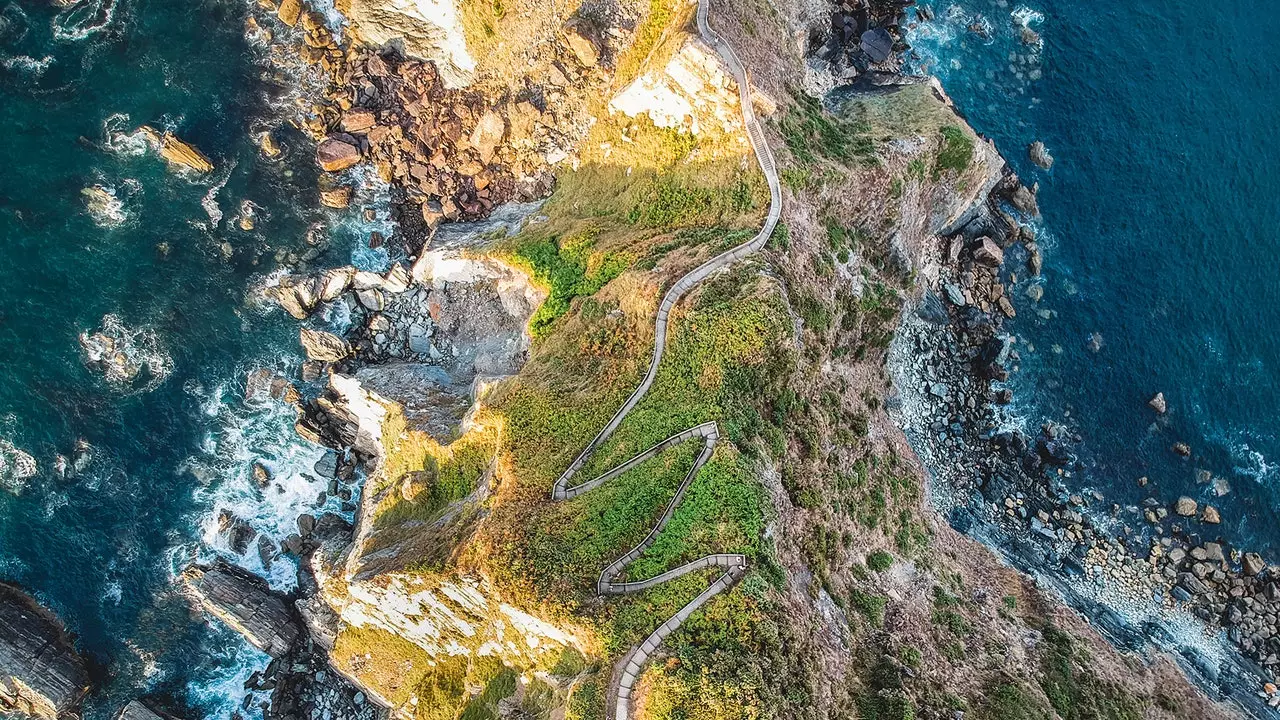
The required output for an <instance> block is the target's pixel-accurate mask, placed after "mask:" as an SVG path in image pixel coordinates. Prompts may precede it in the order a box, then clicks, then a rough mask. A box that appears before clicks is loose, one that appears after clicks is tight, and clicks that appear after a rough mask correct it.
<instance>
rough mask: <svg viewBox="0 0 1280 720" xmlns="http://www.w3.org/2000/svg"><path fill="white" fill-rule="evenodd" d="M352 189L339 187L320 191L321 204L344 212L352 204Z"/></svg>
mask: <svg viewBox="0 0 1280 720" xmlns="http://www.w3.org/2000/svg"><path fill="white" fill-rule="evenodd" d="M351 193H352V190H351V187H350V186H349V185H339V186H337V187H332V188H321V189H320V204H321V205H324V206H325V207H328V208H333V209H334V210H342V209H344V208H346V207H347V206H348V205H350V204H351Z"/></svg>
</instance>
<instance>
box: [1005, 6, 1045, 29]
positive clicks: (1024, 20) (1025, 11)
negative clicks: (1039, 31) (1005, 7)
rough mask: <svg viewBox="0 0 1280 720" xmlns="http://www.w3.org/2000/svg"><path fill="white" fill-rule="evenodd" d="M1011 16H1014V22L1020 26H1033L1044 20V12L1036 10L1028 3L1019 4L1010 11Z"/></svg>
mask: <svg viewBox="0 0 1280 720" xmlns="http://www.w3.org/2000/svg"><path fill="white" fill-rule="evenodd" d="M1009 17H1011V18H1013V23H1014V24H1015V25H1017V26H1018V27H1031V26H1032V25H1039V24H1041V23H1043V22H1044V13H1042V12H1040V11H1039V10H1034V9H1032V8H1029V7H1027V6H1026V5H1019V6H1018V7H1016V8H1014V9H1013V12H1011V13H1009Z"/></svg>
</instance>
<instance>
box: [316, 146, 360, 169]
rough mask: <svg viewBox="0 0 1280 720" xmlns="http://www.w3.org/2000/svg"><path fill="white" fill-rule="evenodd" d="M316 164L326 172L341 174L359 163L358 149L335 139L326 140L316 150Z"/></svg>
mask: <svg viewBox="0 0 1280 720" xmlns="http://www.w3.org/2000/svg"><path fill="white" fill-rule="evenodd" d="M316 162H317V163H319V165H320V167H321V168H322V169H324V170H326V171H327V172H341V171H343V170H346V169H347V168H349V167H352V166H353V165H356V164H357V163H359V162H360V148H358V147H356V146H355V145H352V144H351V143H348V142H345V141H343V140H338V139H337V138H328V139H326V140H325V141H324V142H321V143H320V145H319V146H318V147H317V148H316Z"/></svg>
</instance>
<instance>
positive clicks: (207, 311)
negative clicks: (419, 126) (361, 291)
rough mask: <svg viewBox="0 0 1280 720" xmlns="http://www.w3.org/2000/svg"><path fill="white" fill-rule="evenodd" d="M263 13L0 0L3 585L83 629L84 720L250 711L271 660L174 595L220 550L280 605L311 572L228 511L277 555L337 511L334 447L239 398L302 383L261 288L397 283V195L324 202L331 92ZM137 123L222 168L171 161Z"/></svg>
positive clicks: (114, 2)
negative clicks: (283, 47)
mask: <svg viewBox="0 0 1280 720" xmlns="http://www.w3.org/2000/svg"><path fill="white" fill-rule="evenodd" d="M251 12H261V11H260V10H258V9H256V3H251V2H247V1H246V0H191V1H189V2H181V3H178V2H169V1H165V0H67V1H65V2H56V3H55V2H18V1H10V0H0V166H2V167H0V289H2V291H0V369H2V370H3V373H2V374H0V580H4V581H9V582H15V583H18V584H20V585H21V586H23V587H24V588H26V589H28V590H29V591H30V592H32V593H33V594H34V595H35V596H36V597H37V598H38V599H40V600H41V601H42V602H44V603H45V604H47V605H48V606H49V607H51V608H52V609H54V610H55V611H56V612H57V613H58V614H59V615H61V616H62V618H63V619H64V620H65V621H66V623H67V625H68V626H69V628H70V629H71V630H72V632H74V633H75V635H76V636H77V638H78V644H79V646H80V647H81V648H82V650H83V651H84V652H85V653H86V654H87V655H88V656H89V658H90V659H91V661H92V664H93V674H94V676H95V680H96V689H95V690H94V691H93V692H92V694H91V695H90V697H89V699H88V702H87V705H86V710H85V713H84V717H85V718H86V720H100V719H103V718H108V717H110V716H111V715H112V714H113V713H114V712H116V711H117V710H118V709H119V708H120V707H121V706H122V705H123V704H124V703H126V702H127V701H128V700H130V699H132V698H135V697H139V696H144V695H145V696H153V697H158V698H161V699H162V700H163V701H165V702H169V703H171V704H172V705H173V706H175V707H185V708H189V709H190V710H193V711H194V712H195V713H197V714H199V715H201V716H203V717H208V718H229V717H233V716H235V717H242V718H246V719H248V718H254V717H260V716H261V711H260V709H259V705H260V703H261V702H262V701H263V699H264V698H262V697H258V696H255V695H254V694H253V693H248V692H246V691H245V690H244V682H245V680H246V679H247V678H248V677H249V676H250V675H251V674H252V673H253V672H254V671H256V670H261V669H263V668H265V666H266V664H267V661H268V658H267V657H266V655H264V654H262V653H260V652H258V651H257V650H255V649H253V648H252V647H250V646H249V645H247V644H246V643H245V642H244V641H243V640H242V639H241V638H240V637H239V636H238V635H237V634H235V633H234V632H232V631H230V630H228V629H226V628H224V627H221V626H220V625H218V624H216V623H208V622H206V621H205V620H204V618H203V617H202V616H201V615H199V614H197V613H195V612H193V611H192V610H191V607H190V604H189V603H188V602H187V601H186V599H185V598H183V597H182V596H181V595H180V594H179V593H178V592H177V591H176V590H175V578H176V577H177V576H178V575H179V574H180V573H181V571H182V570H183V569H184V568H185V567H186V566H187V565H188V563H190V562H193V561H198V560H200V561H207V560H210V559H211V558H213V557H214V556H215V555H216V554H221V555H222V556H223V557H226V558H228V559H231V560H233V561H235V562H238V563H240V564H242V565H244V566H245V567H247V568H249V569H252V570H255V571H257V572H261V573H262V574H264V575H265V576H267V577H268V578H269V579H270V582H271V583H272V585H273V586H275V587H276V588H277V589H279V590H281V591H288V590H290V589H291V588H292V587H293V586H294V584H295V577H296V566H295V565H294V564H293V563H292V562H291V561H289V560H288V559H286V558H277V559H275V560H274V561H273V562H272V563H271V567H270V568H267V567H265V566H264V564H263V560H262V559H261V557H260V555H259V553H258V551H257V541H255V542H253V543H251V544H250V548H249V549H248V551H247V552H245V553H243V554H240V553H237V552H236V551H235V549H234V548H233V547H232V546H231V544H230V542H229V541H228V538H227V536H226V533H225V532H222V531H221V530H220V525H219V517H220V516H224V517H225V516H226V514H228V513H229V514H230V516H234V517H237V518H239V519H240V520H242V521H243V522H245V523H248V524H249V525H251V526H252V527H253V528H254V530H255V531H257V532H258V533H259V534H260V536H265V537H267V538H269V539H270V540H271V542H273V543H274V544H276V545H277V546H278V545H279V542H280V541H281V540H282V539H283V538H284V537H285V536H286V535H288V534H289V533H290V532H294V531H296V521H297V516H298V514H299V513H300V512H304V511H307V512H322V511H325V510H333V511H339V512H340V511H341V507H340V504H339V500H338V499H337V498H333V497H324V496H323V495H322V494H323V493H324V491H325V490H326V487H327V484H326V481H324V480H322V479H319V478H317V477H316V475H315V473H313V472H312V466H313V465H314V463H315V462H316V461H317V460H319V459H320V457H321V455H322V452H323V451H322V450H321V449H320V448H317V447H315V446H311V445H308V444H307V443H305V442H303V441H302V440H300V439H299V438H297V437H296V435H295V433H294V432H293V422H294V416H293V411H292V409H291V408H289V407H286V406H285V405H283V404H281V403H277V402H273V401H271V400H269V399H266V400H263V399H254V398H249V399H246V391H247V389H248V388H247V381H246V378H247V377H248V375H249V373H250V372H252V371H254V370H257V369H263V368H265V369H267V370H270V371H272V372H274V373H278V374H279V375H281V376H284V377H286V378H289V379H294V380H296V379H297V377H298V375H299V366H300V363H301V360H302V357H301V352H300V349H299V346H298V336H297V333H298V323H297V322H296V321H294V320H293V319H291V318H289V317H288V316H286V315H285V314H284V313H283V312H281V311H280V310H278V309H273V308H271V307H269V306H268V305H267V304H265V303H263V302H262V301H261V299H260V290H261V288H262V287H264V286H267V285H269V284H271V283H273V282H275V281H276V280H277V279H278V278H279V277H280V276H281V275H282V274H283V273H284V272H286V271H287V270H288V269H289V268H301V269H305V268H307V267H310V266H316V267H327V266H336V265H340V264H345V263H349V262H353V261H354V262H356V263H358V264H359V265H360V266H362V267H364V268H366V269H371V270H378V269H383V268H385V266H386V264H387V262H388V257H387V255H386V252H385V250H378V251H374V250H370V249H369V248H368V246H367V239H368V237H369V232H370V231H371V230H375V229H376V230H380V231H382V232H384V233H388V234H389V232H390V227H391V226H390V224H389V219H388V205H389V201H388V197H387V194H386V188H385V187H382V188H379V187H378V186H377V183H376V180H374V179H371V178H368V177H356V178H354V180H355V181H357V182H358V183H359V187H360V190H359V192H358V194H357V199H356V202H353V204H352V207H351V209H349V210H344V211H334V210H327V209H324V208H322V207H320V205H319V199H318V191H317V188H316V172H317V171H316V168H315V163H314V161H313V160H312V157H311V154H312V153H313V151H314V150H313V148H314V144H313V143H312V142H311V141H309V140H308V139H306V138H305V137H304V136H303V135H302V134H301V133H300V132H299V131H298V130H296V129H295V128H294V125H293V120H295V119H296V114H297V107H298V102H297V100H298V97H297V93H298V90H297V88H299V87H302V86H305V85H306V81H308V80H309V81H310V82H313V83H314V82H315V80H316V79H315V78H307V77H304V73H302V72H301V71H300V70H298V69H297V68H289V67H285V66H283V65H282V64H281V63H279V62H274V61H273V60H272V57H273V54H272V52H271V50H270V48H269V45H268V43H267V42H266V38H265V37H264V32H263V30H264V29H265V30H266V31H268V32H271V33H274V34H275V36H276V39H277V40H281V39H285V40H287V39H288V38H287V37H286V36H287V33H288V31H287V29H285V28H283V27H281V26H279V24H278V23H274V24H273V23H272V22H269V21H266V20H264V21H263V23H262V25H261V26H259V27H258V28H256V29H255V28H254V27H253V26H250V27H248V28H246V21H247V20H248V19H249V16H250V14H251ZM142 125H149V126H151V127H153V128H155V129H156V130H157V131H159V132H166V131H168V132H173V133H175V134H176V135H177V136H178V137H179V138H181V139H183V140H185V141H187V142H189V143H191V144H192V145H193V146H195V147H197V148H199V149H200V150H201V151H202V152H203V153H204V154H205V155H207V156H208V157H209V159H210V160H211V161H212V163H213V165H214V166H215V169H214V171H213V172H211V173H208V174H198V173H194V172H191V171H180V170H175V168H173V167H170V166H169V165H167V164H166V163H165V162H164V161H163V160H162V159H161V158H160V157H159V156H158V155H157V153H156V152H155V149H154V148H152V147H150V146H149V144H148V142H147V140H146V138H145V136H144V135H143V134H142V133H139V132H138V131H137V129H138V128H139V127H140V126H142ZM266 131H270V132H271V133H272V134H273V137H274V138H275V140H276V141H277V143H278V144H279V146H280V147H281V148H282V150H283V152H282V153H281V154H280V156H279V157H277V158H274V159H269V158H267V157H265V156H264V154H263V152H262V151H261V150H260V148H259V142H258V139H259V137H260V135H261V134H262V133H263V132H266ZM366 209H369V210H371V211H372V212H371V213H370V214H369V215H368V216H366V213H365V210H366ZM246 216H251V222H248V223H242V219H243V218H245V217H246ZM246 228H248V229H246ZM333 322H334V323H337V324H340V323H341V319H340V318H334V319H333ZM95 334H100V335H97V336H95ZM104 337H105V338H108V339H109V343H110V348H109V349H108V350H106V351H104V350H103V342H104V341H103V338H104ZM82 338H85V339H87V340H88V341H89V342H88V344H87V346H86V344H85V343H83V342H82ZM104 357H105V358H107V359H110V360H113V361H117V360H118V361H119V362H113V363H112V365H113V366H114V367H127V368H128V369H127V370H124V371H112V372H108V371H106V368H105V366H104V365H103V364H102V363H101V360H102V359H103V358H104ZM302 390H303V392H304V394H305V393H308V392H315V391H316V389H315V388H307V387H303V388H302ZM255 461H256V462H261V463H262V464H263V465H264V466H265V467H266V468H267V469H268V470H269V471H270V473H271V475H272V476H273V480H272V483H271V485H270V486H269V487H267V488H266V489H262V490H260V489H259V488H258V487H257V485H256V484H255V483H254V481H253V475H252V464H253V463H254V462H255ZM33 462H34V466H35V468H34V469H35V472H34V474H32V473H31V465H32V463H33ZM237 713H238V715H237Z"/></svg>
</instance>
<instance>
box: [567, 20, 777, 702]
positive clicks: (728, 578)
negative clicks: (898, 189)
mask: <svg viewBox="0 0 1280 720" xmlns="http://www.w3.org/2000/svg"><path fill="white" fill-rule="evenodd" d="M709 2H710V0H698V33H699V34H700V35H701V36H702V40H703V41H704V42H705V43H707V45H709V46H710V47H711V48H712V49H714V50H715V51H716V52H717V53H718V54H719V55H720V57H721V58H722V59H723V60H724V61H725V64H727V65H728V66H729V69H730V71H731V72H732V73H733V76H734V79H735V80H736V81H737V83H738V93H739V98H740V103H741V105H742V120H743V125H744V127H745V128H746V130H747V136H748V137H749V138H750V140H751V147H752V149H754V150H755V155H756V161H757V162H758V163H759V164H760V170H761V172H763V173H764V176H765V180H766V181H768V183H769V215H768V217H767V218H765V221H764V226H763V227H762V228H760V232H759V233H757V234H756V236H755V237H753V238H752V239H751V240H749V241H747V242H745V243H743V244H741V245H739V246H737V247H735V248H732V249H731V250H728V251H726V252H724V253H722V254H720V255H717V256H715V257H714V258H711V259H710V260H708V261H707V262H705V263H703V264H702V265H700V266H698V267H697V268H695V269H694V270H692V271H691V272H689V273H688V274H687V275H685V276H684V277H682V278H680V279H679V280H677V281H676V283H675V284H674V285H672V286H671V289H669V290H668V291H667V293H666V295H664V296H663V298H662V303H661V304H660V305H659V306H658V317H657V320H656V322H655V326H654V348H653V360H652V361H651V362H650V363H649V370H648V372H646V373H645V376H644V379H643V380H642V381H641V382H640V385H639V387H637V388H636V389H635V391H634V392H632V393H631V396H630V397H628V398H627V401H626V402H625V403H623V405H622V407H621V408H619V410H618V412H617V413H615V414H614V416H613V418H612V419H610V420H609V422H608V424H606V425H605V426H604V429H602V430H601V431H600V432H599V434H597V435H596V436H595V437H594V438H593V439H592V440H591V442H590V443H588V444H587V447H586V448H584V449H583V451H582V452H581V453H580V454H579V455H578V457H577V458H575V459H574V461H573V462H572V463H571V464H570V465H569V467H568V469H566V470H565V471H564V473H563V474H561V475H560V477H559V478H557V479H556V482H555V486H554V488H553V490H552V493H551V497H552V499H553V500H568V499H570V498H574V497H577V496H579V495H582V494H583V493H587V492H590V491H591V490H593V489H595V488H597V487H599V486H600V485H603V484H604V483H606V482H608V481H609V480H612V479H613V478H615V477H617V476H619V475H621V474H623V473H625V472H627V471H628V470H631V469H632V468H634V467H635V466H637V465H639V464H640V463H642V462H644V461H646V460H648V459H650V458H652V457H654V456H656V455H658V454H659V453H661V452H662V451H664V450H666V449H668V448H671V447H674V446H676V445H680V444H682V443H685V442H687V441H690V440H694V441H700V442H701V443H702V451H701V452H700V453H699V454H698V459H697V460H696V461H695V462H694V464H693V467H692V468H691V469H690V470H689V472H688V473H687V474H686V475H685V476H684V479H683V480H682V481H681V482H680V487H679V488H677V489H676V493H675V495H674V496H672V498H671V501H670V502H669V503H667V506H666V509H665V510H664V511H663V513H662V517H661V518H659V519H658V522H657V523H656V524H655V525H654V526H653V528H652V529H651V530H649V534H648V535H646V536H645V538H644V539H643V540H641V541H640V543H639V544H638V545H636V546H635V547H634V548H632V549H631V550H629V551H628V552H627V553H626V554H624V555H623V556H622V557H620V558H618V559H617V560H614V561H613V562H612V563H610V564H609V566H608V567H606V568H605V569H604V570H603V571H602V572H601V573H600V577H599V579H598V580H597V581H596V592H597V593H599V594H600V595H626V594H630V593H637V592H641V591H643V590H647V589H649V588H652V587H655V586H657V585H661V584H662V583H665V582H667V581H669V580H674V579H675V578H678V577H680V576H682V575H686V574H688V573H691V572H697V571H699V570H704V569H706V568H710V567H720V568H724V569H725V570H724V574H723V575H721V576H720V577H719V578H718V579H717V580H716V581H715V582H713V583H711V585H709V586H708V587H707V588H706V589H705V590H703V591H702V592H701V593H700V594H699V595H698V597H696V598H694V599H693V600H692V601H691V602H690V603H689V604H688V605H685V606H684V607H683V608H681V609H680V611H679V612H677V613H676V614H675V615H673V616H672V617H670V618H668V619H667V621H666V622H664V623H662V625H660V626H659V627H658V629H657V630H654V631H653V633H652V634H650V635H649V637H647V638H645V640H644V642H643V643H641V644H640V645H639V646H638V647H636V648H634V649H633V650H632V651H631V652H630V653H628V654H627V656H625V657H624V658H623V659H622V661H621V663H620V667H619V668H618V669H617V671H616V672H615V673H614V678H615V680H614V686H613V687H611V688H610V693H609V696H610V697H611V698H613V699H614V705H613V707H612V708H610V710H611V712H609V716H610V718H611V720H628V719H629V717H630V714H631V695H632V692H633V691H634V689H635V684H636V681H637V680H638V679H639V677H640V672H641V670H642V669H643V668H644V666H645V664H646V663H647V662H648V661H649V658H650V657H651V656H652V655H653V653H654V652H655V651H656V650H657V648H658V645H659V644H660V643H661V642H662V641H663V640H664V639H666V637H667V636H668V635H670V634H671V633H673V632H675V630H676V629H677V628H679V627H680V625H681V624H682V623H683V622H684V621H685V620H687V619H688V618H689V616H690V615H692V614H693V613H694V612H695V611H696V610H697V609H698V608H699V607H701V606H702V605H703V604H704V603H706V602H707V601H708V600H710V599H711V598H713V597H715V596H716V595H719V594H720V593H722V592H724V591H725V590H727V589H728V588H730V587H732V586H733V585H734V583H736V582H737V581H738V580H739V579H740V578H741V577H742V576H743V575H744V574H745V573H746V570H747V559H746V557H745V556H743V555H735V554H715V555H707V556H706V557H702V558H699V559H697V560H694V561H693V562H690V563H686V564H684V565H681V566H680V567H678V568H675V569H672V570H668V571H666V572H664V573H662V574H660V575H657V576H655V577H652V578H649V579H647V580H639V581H635V582H614V580H615V579H616V578H617V577H618V576H619V575H621V574H622V573H623V571H624V570H626V568H627V566H628V565H630V564H631V563H632V562H634V561H635V560H636V559H637V558H639V557H640V555H642V554H643V553H644V551H645V550H647V549H648V548H649V546H650V545H652V544H653V542H654V540H656V539H657V537H658V535H659V534H660V533H661V532H662V529H663V528H664V527H666V525H667V523H668V522H669V521H670V520H671V517H672V516H673V515H674V514H675V511H676V508H677V507H679V505H680V502H681V501H682V500H683V499H684V496H685V493H686V491H688V489H689V485H690V484H692V483H693V480H694V478H695V477H697V475H698V471H699V470H701V469H702V466H703V465H705V464H706V462H707V461H708V460H710V459H711V454H712V453H713V452H714V451H715V447H716V443H717V442H718V441H719V439H720V430H719V427H718V426H717V425H716V423H715V422H708V423H703V424H701V425H697V426H695V427H692V428H689V429H687V430H683V431H681V432H678V433H676V434H675V435H672V436H671V437H669V438H667V439H666V440H663V441H662V442H660V443H658V444H657V445H654V446H653V447H651V448H649V449H648V450H645V451H644V452H641V453H640V454H639V455H636V456H635V457H633V458H631V459H630V460H627V461H626V462H624V463H622V464H621V465H618V466H617V467H615V468H613V469H611V470H609V471H607V472H605V473H604V474H603V475H601V476H599V477H597V478H595V479H593V480H588V481H586V482H584V483H581V484H579V485H575V486H573V487H570V486H569V481H570V480H571V479H573V477H574V476H575V475H577V473H578V471H579V470H581V469H582V466H583V465H584V464H586V462H587V460H588V459H589V458H590V457H591V455H592V454H593V453H595V451H596V450H597V449H598V448H599V447H600V446H601V445H602V444H604V443H605V441H607V440H608V439H609V437H610V436H612V435H613V432H614V431H615V430H617V429H618V426H619V425H621V424H622V421H623V419H625V418H626V416H627V414H628V413H630V412H631V410H632V409H633V408H634V407H635V406H636V405H637V404H639V402H640V400H641V399H642V398H643V397H644V396H645V394H646V393H648V392H649V387H650V386H651V385H652V384H653V380H654V378H655V377H657V374H658V365H659V364H661V362H662V353H663V351H664V350H665V349H666V344H667V322H668V317H669V316H670V314H671V310H672V309H673V308H674V307H675V305H676V303H677V302H679V301H680V298H682V297H684V295H685V294H687V293H688V292H689V291H690V290H692V289H693V288H694V287H695V286H696V285H698V284H699V283H701V282H702V281H703V280H705V279H706V278H707V277H708V276H709V275H711V274H712V273H714V272H716V271H717V270H721V269H723V268H727V267H729V266H730V265H732V264H734V263H735V262H737V261H739V260H741V259H743V258H745V257H747V256H749V255H751V254H753V253H755V252H757V251H758V250H760V249H761V248H763V247H764V244H765V243H766V242H768V240H769V236H770V235H772V234H773V229H774V227H775V226H776V225H777V224H778V218H779V217H780V215H781V214H782V189H781V187H780V186H779V184H778V171H777V168H776V166H775V165H774V162H773V155H772V153H771V152H770V151H769V145H768V143H767V142H766V141H765V137H764V132H763V131H762V130H761V128H760V124H759V122H758V121H757V120H756V115H755V111H754V109H753V108H752V107H751V87H750V85H749V84H748V81H747V73H746V69H745V68H744V67H743V66H742V62H741V61H740V60H738V56H737V54H736V53H734V51H733V48H732V47H730V46H729V45H728V43H726V42H724V41H723V40H721V39H720V37H719V36H717V35H716V34H715V33H714V32H713V31H712V30H711V28H710V26H709V25H708V24H707V12H708V4H709Z"/></svg>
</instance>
